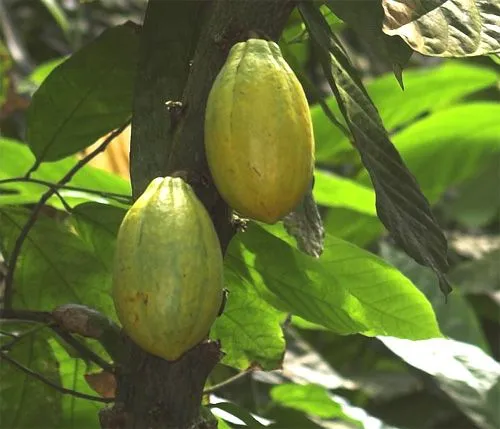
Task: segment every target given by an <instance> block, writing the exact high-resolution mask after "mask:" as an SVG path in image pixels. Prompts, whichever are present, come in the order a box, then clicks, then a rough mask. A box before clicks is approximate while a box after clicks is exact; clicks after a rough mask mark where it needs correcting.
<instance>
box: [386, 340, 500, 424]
mask: <svg viewBox="0 0 500 429" xmlns="http://www.w3.org/2000/svg"><path fill="white" fill-rule="evenodd" d="M380 340H381V341H382V342H383V343H384V344H385V345H386V346H387V347H388V348H389V349H390V350H391V351H392V352H393V353H395V354H396V355H398V356H399V357H401V358H402V359H403V360H405V361H406V362H407V363H408V364H410V365H411V366H413V367H415V368H418V369H420V370H421V371H424V372H426V373H427V374H429V375H431V376H433V377H435V379H436V381H437V383H438V385H439V387H440V388H441V389H442V390H443V391H444V392H445V393H446V394H447V395H448V396H449V397H450V399H451V400H452V401H453V402H455V404H456V406H457V407H458V408H459V409H460V411H462V412H463V413H464V414H465V415H467V416H468V417H469V418H470V419H471V420H472V421H473V422H474V423H475V424H476V425H477V426H478V427H479V428H481V429H495V428H498V425H499V424H500V416H499V414H498V402H494V401H492V399H493V398H496V399H498V398H499V396H498V393H500V392H498V387H499V381H500V364H499V363H498V362H496V361H495V360H494V359H493V358H491V357H490V356H488V355H487V354H486V353H484V352H483V351H482V350H481V349H479V348H478V347H475V346H472V345H470V344H465V343H460V342H458V341H454V340H446V339H442V338H436V339H431V340H423V341H409V340H401V339H397V338H390V337H381V338H380Z"/></svg>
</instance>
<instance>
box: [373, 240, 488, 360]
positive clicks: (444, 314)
mask: <svg viewBox="0 0 500 429" xmlns="http://www.w3.org/2000/svg"><path fill="white" fill-rule="evenodd" d="M380 253H381V256H383V257H384V259H385V260H386V261H387V262H389V263H390V264H392V265H394V266H395V267H396V268H398V269H399V270H400V271H401V272H402V273H403V274H405V275H406V276H407V277H408V278H409V279H410V280H411V281H412V282H413V283H414V284H415V285H416V286H417V287H418V288H419V289H420V290H421V291H422V292H423V293H424V294H425V296H426V297H427V299H428V300H429V301H430V302H431V304H432V307H433V308H434V311H435V313H436V317H437V320H438V322H439V327H440V328H441V332H443V334H444V335H446V336H448V337H450V338H453V339H454V340H458V341H462V342H465V343H469V344H473V345H475V346H478V347H480V348H481V349H483V350H484V351H485V352H487V353H488V352H489V347H488V344H487V342H486V338H485V337H484V334H483V331H482V329H481V325H480V324H479V320H478V319H477V317H476V314H475V313H474V311H473V310H472V308H471V306H470V304H469V303H468V302H467V301H466V300H465V299H464V297H463V296H462V293H461V291H460V290H455V291H454V292H453V293H452V294H451V295H450V296H449V297H448V300H447V301H445V300H444V299H443V297H442V296H441V295H440V294H438V293H437V290H436V278H435V277H434V276H433V275H432V272H431V271H429V270H428V269H427V268H425V267H422V266H420V265H418V264H417V263H415V261H413V260H412V259H410V258H409V257H408V256H407V255H405V254H404V253H403V252H401V251H398V250H397V249H395V248H393V247H391V246H389V245H387V244H383V245H382V246H381V252H380Z"/></svg>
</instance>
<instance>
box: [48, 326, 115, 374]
mask: <svg viewBox="0 0 500 429" xmlns="http://www.w3.org/2000/svg"><path fill="white" fill-rule="evenodd" d="M51 328H52V330H53V331H54V332H55V333H56V334H57V335H59V336H60V337H61V338H62V339H63V340H64V341H66V342H67V343H68V344H69V345H70V346H71V347H73V348H74V349H75V350H76V351H77V352H78V353H79V354H80V356H81V357H82V358H84V359H87V360H90V361H92V362H94V363H95V364H97V365H99V366H100V367H101V368H102V369H104V370H105V371H108V372H111V373H114V371H115V369H114V368H113V365H111V364H109V363H108V362H106V361H105V360H104V359H102V358H101V357H100V356H99V355H98V354H96V353H94V352H93V351H92V350H90V349H89V348H88V347H87V346H86V345H85V344H82V343H81V342H80V341H78V340H77V339H76V338H75V337H73V335H71V334H70V333H69V332H65V331H64V330H62V329H61V328H59V327H58V326H57V325H55V326H51Z"/></svg>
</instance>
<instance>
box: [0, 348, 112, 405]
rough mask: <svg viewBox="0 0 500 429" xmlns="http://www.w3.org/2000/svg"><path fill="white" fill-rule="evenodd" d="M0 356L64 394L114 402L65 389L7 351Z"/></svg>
mask: <svg viewBox="0 0 500 429" xmlns="http://www.w3.org/2000/svg"><path fill="white" fill-rule="evenodd" d="M0 358H1V359H5V360H6V361H7V362H9V363H11V364H12V365H13V366H15V367H16V368H18V369H20V370H21V371H23V372H25V373H26V374H28V375H30V376H31V377H33V378H36V379H37V380H40V381H41V382H42V383H45V384H46V385H48V386H50V387H53V388H54V389H56V390H57V391H58V392H61V393H63V394H65V395H72V396H75V397H77V398H81V399H88V400H89V401H97V402H105V403H110V402H114V400H115V399H114V398H101V397H100V396H93V395H87V394H86V393H81V392H77V391H76V390H71V389H66V388H65V387H62V386H59V385H58V384H57V383H55V382H53V381H51V380H49V379H48V378H46V377H44V376H43V375H42V374H39V373H37V372H35V371H32V370H31V369H29V368H27V367H25V366H24V365H22V364H20V363H19V362H17V361H16V360H15V359H12V358H11V357H10V356H9V355H8V354H7V353H5V352H3V351H0Z"/></svg>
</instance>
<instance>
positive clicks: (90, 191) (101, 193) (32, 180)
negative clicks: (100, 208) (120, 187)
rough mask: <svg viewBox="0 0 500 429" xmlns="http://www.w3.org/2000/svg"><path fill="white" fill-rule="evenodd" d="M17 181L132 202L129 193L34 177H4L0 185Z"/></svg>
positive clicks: (127, 202)
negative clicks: (105, 190) (63, 183)
mask: <svg viewBox="0 0 500 429" xmlns="http://www.w3.org/2000/svg"><path fill="white" fill-rule="evenodd" d="M18 182H27V183H36V184H38V185H43V186H47V187H48V188H54V189H58V190H61V189H63V190H67V191H78V192H86V193H88V194H94V195H99V196H100V197H103V198H109V199H111V200H115V201H117V202H119V203H122V204H130V203H131V202H132V197H131V196H130V195H125V194H117V193H114V192H104V191H98V190H96V189H89V188H81V187H79V186H67V185H60V184H58V183H52V182H47V181H46V180H40V179H35V178H34V177H14V178H11V179H4V180H0V185H4V184H8V183H18Z"/></svg>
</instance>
